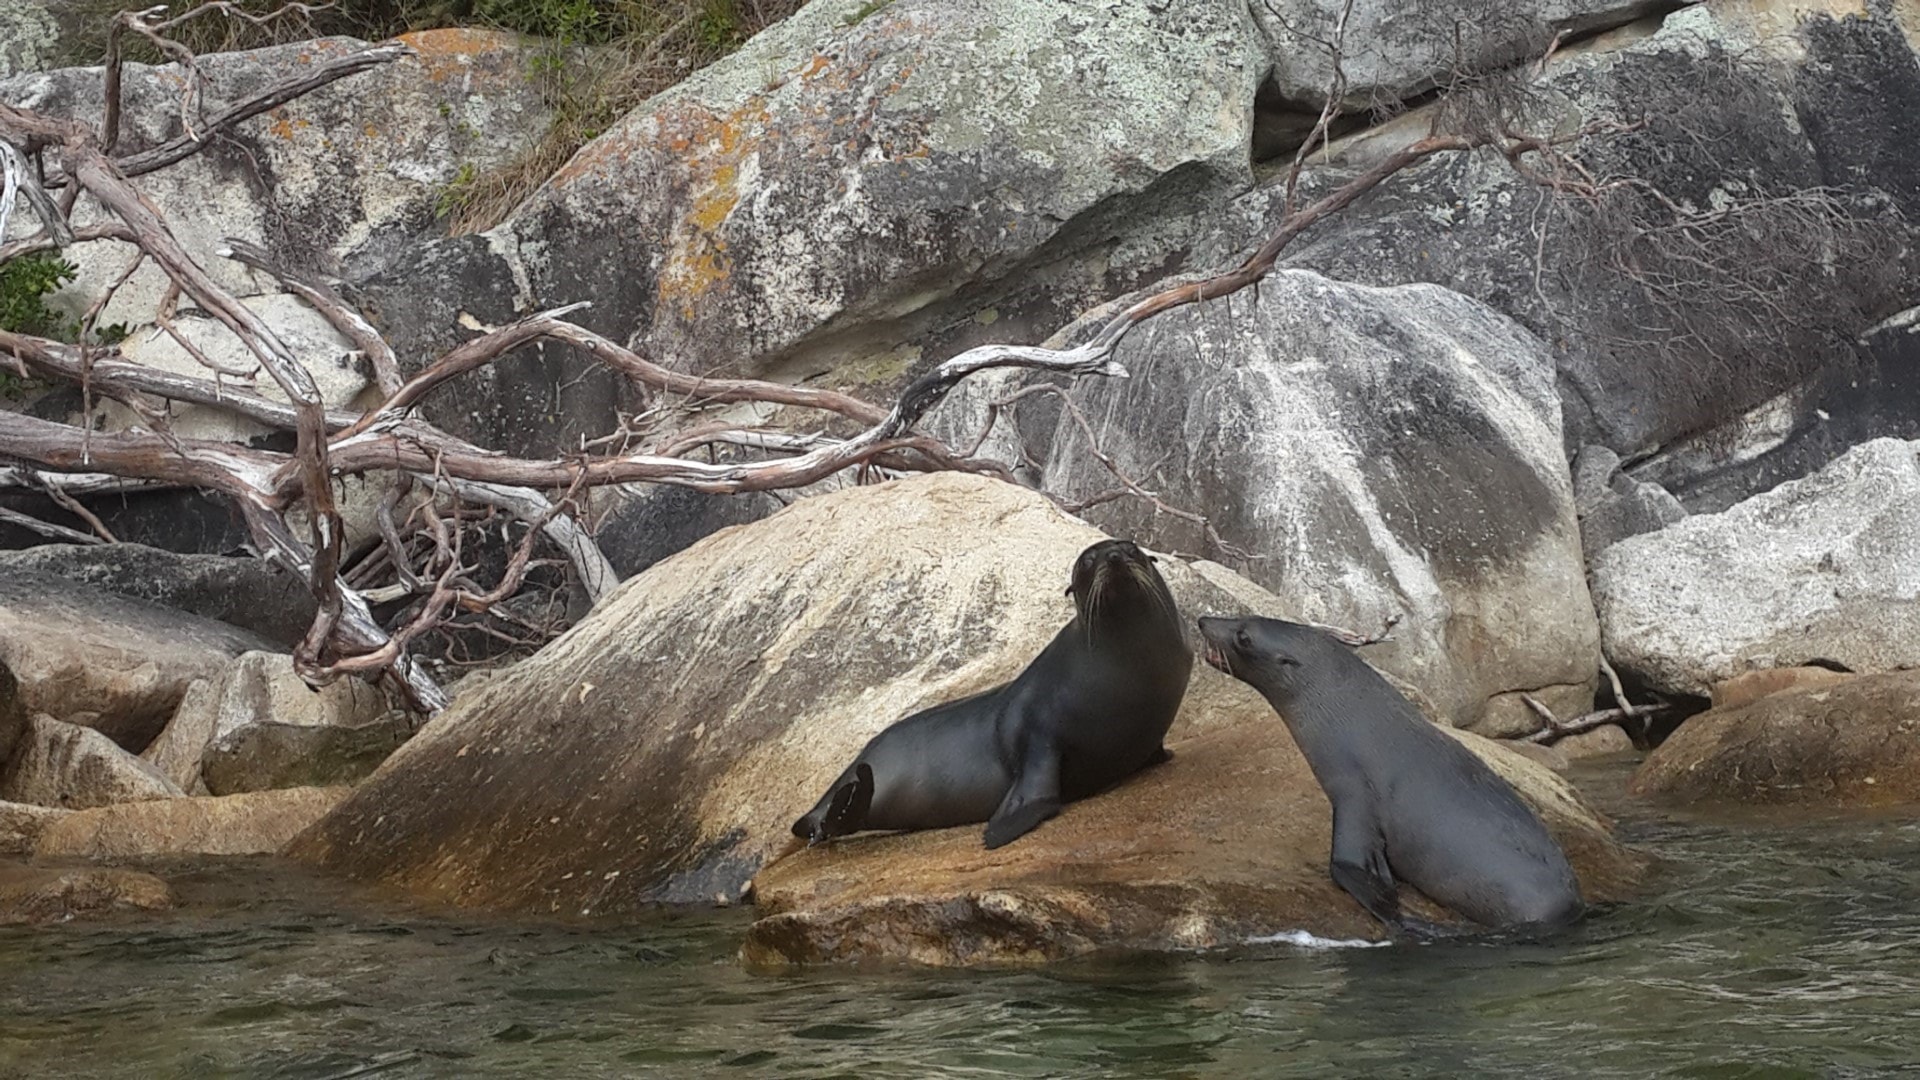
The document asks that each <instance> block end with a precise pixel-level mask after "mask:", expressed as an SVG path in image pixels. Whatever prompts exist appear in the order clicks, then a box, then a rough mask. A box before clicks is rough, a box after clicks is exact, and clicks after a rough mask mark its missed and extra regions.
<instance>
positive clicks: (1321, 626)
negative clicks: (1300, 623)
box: [1306, 611, 1401, 649]
mask: <svg viewBox="0 0 1920 1080" xmlns="http://www.w3.org/2000/svg"><path fill="white" fill-rule="evenodd" d="M1400 618H1401V613H1400V612H1397V611H1396V612H1394V613H1393V614H1391V615H1389V616H1387V617H1386V618H1385V619H1383V620H1381V623H1380V629H1379V631H1377V632H1376V633H1374V634H1371V635H1368V634H1362V633H1360V632H1359V631H1357V630H1348V629H1346V628H1345V627H1340V626H1330V625H1328V624H1326V623H1317V622H1309V623H1307V624H1306V625H1308V626H1311V627H1313V628H1314V629H1315V630H1318V631H1320V632H1322V633H1325V634H1330V635H1332V636H1333V638H1334V639H1335V640H1337V641H1339V642H1340V643H1341V644H1342V645H1351V646H1353V647H1354V648H1356V649H1357V648H1359V647H1361V646H1363V645H1378V644H1380V643H1381V642H1383V641H1392V640H1393V628H1394V627H1396V626H1399V625H1400Z"/></svg>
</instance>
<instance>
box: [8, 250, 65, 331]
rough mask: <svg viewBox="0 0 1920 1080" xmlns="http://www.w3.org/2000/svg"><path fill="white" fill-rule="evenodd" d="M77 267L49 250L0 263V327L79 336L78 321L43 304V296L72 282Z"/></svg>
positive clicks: (44, 299)
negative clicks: (2, 264) (4, 263)
mask: <svg viewBox="0 0 1920 1080" xmlns="http://www.w3.org/2000/svg"><path fill="white" fill-rule="evenodd" d="M79 272H80V268H79V267H77V266H75V265H73V264H72V263H70V262H68V261H67V260H65V259H63V258H61V257H60V256H59V255H57V254H54V253H52V252H42V253H40V254H36V255H22V256H21V257H19V258H17V259H14V260H12V261H10V262H8V263H7V264H6V265H4V266H0V330H10V331H12V332H14V333H16V334H32V335H33V336H34V337H45V338H57V339H59V340H61V341H68V340H71V339H73V338H77V337H79V336H80V324H79V322H78V320H76V319H73V318H72V317H70V316H68V315H65V314H62V313H61V312H58V311H55V310H53V309H52V308H50V307H48V306H47V302H46V298H47V295H48V294H50V293H52V292H53V291H54V290H56V289H58V288H59V287H60V286H62V285H64V284H66V283H67V282H69V281H72V280H73V278H74V275H76V274H78V273H79Z"/></svg>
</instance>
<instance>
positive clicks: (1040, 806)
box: [986, 745, 1061, 851]
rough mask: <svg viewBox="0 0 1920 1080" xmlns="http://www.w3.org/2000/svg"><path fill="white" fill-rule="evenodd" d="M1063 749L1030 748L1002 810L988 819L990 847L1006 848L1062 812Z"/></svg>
mask: <svg viewBox="0 0 1920 1080" xmlns="http://www.w3.org/2000/svg"><path fill="white" fill-rule="evenodd" d="M1060 805H1061V802H1060V750H1059V748H1057V747H1054V746H1051V745H1049V746H1034V747H1029V748H1028V749H1027V756H1026V760H1024V761H1022V762H1021V763H1020V775H1018V776H1016V777H1014V778H1013V787H1011V788H1009V789H1008V790H1007V797H1006V798H1005V799H1004V800H1002V801H1001V803H1000V809H998V810H995V811H994V812H993V817H991V818H989V819H988V820H987V833H986V845H987V850H989V851H991V850H993V849H994V848H997V847H1004V846H1006V845H1007V844H1011V843H1013V842H1014V841H1015V840H1018V839H1020V838H1021V837H1023V836H1025V835H1027V834H1028V833H1030V832H1032V831H1033V830H1034V829H1037V828H1039V827H1040V823H1041V822H1043V821H1045V820H1047V819H1048V818H1050V817H1052V816H1053V815H1055V814H1057V813H1059V812H1060Z"/></svg>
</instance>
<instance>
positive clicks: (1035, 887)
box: [742, 669, 1641, 966]
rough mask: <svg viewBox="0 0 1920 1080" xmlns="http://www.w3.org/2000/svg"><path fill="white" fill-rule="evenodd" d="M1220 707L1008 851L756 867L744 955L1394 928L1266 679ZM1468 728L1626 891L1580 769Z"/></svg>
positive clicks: (923, 955) (868, 955) (1120, 944)
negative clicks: (1342, 849)
mask: <svg viewBox="0 0 1920 1080" xmlns="http://www.w3.org/2000/svg"><path fill="white" fill-rule="evenodd" d="M1203 677H1205V678H1209V679H1225V676H1221V675H1217V674H1214V673H1212V671H1211V669H1209V670H1208V671H1206V672H1204V673H1201V674H1198V675H1196V682H1198V681H1199V680H1200V679H1201V678H1203ZM1236 698H1237V699H1238V700H1235V699H1236ZM1216 701H1217V704H1216V706H1215V707H1217V708H1220V709H1222V710H1223V715H1217V716H1211V717H1208V718H1207V719H1206V720H1204V721H1201V722H1200V723H1201V724H1202V725H1203V726H1205V727H1206V728H1207V730H1206V731H1204V732H1203V733H1201V734H1197V735H1194V736H1193V737H1191V738H1188V739H1184V740H1180V741H1177V742H1174V743H1173V744H1172V745H1171V749H1172V750H1173V752H1174V758H1173V760H1172V761H1171V762H1169V763H1167V764H1165V765H1161V766H1157V767H1155V768H1151V769H1148V770H1146V771H1145V772H1142V773H1140V774H1138V775H1136V776H1135V777H1134V778H1133V779H1131V780H1129V781H1127V782H1126V783H1125V784H1124V785H1122V786H1121V787H1120V788H1118V789H1116V790H1114V791H1111V792H1109V793H1107V794H1106V795H1102V796H1099V797H1097V798H1094V799H1088V800H1084V801H1082V802H1079V803H1075V804H1073V805H1071V806H1069V807H1068V808H1067V809H1066V810H1065V811H1064V812H1063V813H1062V814H1061V815H1060V817H1059V818H1057V819H1055V820H1054V821H1051V822H1049V823H1047V824H1046V825H1045V826H1043V827H1042V828H1040V829H1038V830H1036V831H1034V832H1033V833H1030V834H1028V835H1027V836H1025V837H1022V838H1021V839H1020V840H1018V841H1016V842H1014V843H1013V844H1011V845H1008V846H1007V847H1005V848H1001V849H997V850H995V851H985V850H982V849H981V846H980V838H979V831H978V829H976V828H970V827H969V828H956V829H945V830H940V831H937V832H928V833H915V834H906V835H895V836H858V837H852V838H846V839H842V840H839V841H836V842H834V843H833V844H831V845H828V846H824V847H816V848H811V849H808V850H805V851H803V852H800V853H797V854H795V855H792V856H789V857H788V858H785V859H782V860H780V861H778V862H776V863H774V864H772V865H771V866H769V867H767V869H765V870H763V871H761V873H760V874H759V875H758V876H756V877H755V879H754V899H755V903H756V904H757V905H758V906H759V909H760V910H761V912H762V913H763V917H762V918H761V919H760V920H759V921H758V922H756V923H755V924H754V925H753V927H752V928H751V929H750V930H749V931H748V935H747V941H746V944H745V945H744V946H743V948H742V956H743V958H744V959H746V960H747V961H748V962H750V963H756V964H780V963H819V962H834V961H861V960H896V961H897V960H906V961H912V962H915V963H921V964H931V965H936V966H970V965H979V964H1004V963H1030V962H1036V961H1051V960H1061V959H1065V958H1068V957H1072V956H1079V955H1085V954H1089V953H1097V952H1103V951H1132V950H1145V951H1185V950H1193V949H1208V948H1218V947H1222V946H1228V945H1234V944H1240V943H1244V942H1247V941H1249V940H1252V939H1257V938H1261V937H1265V936H1271V935H1277V934H1283V933H1287V932H1290V931H1297V930H1305V931H1307V932H1309V933H1312V934H1316V935H1320V936H1323V937H1332V938H1343V939H1353V938H1360V939H1369V940H1374V939H1379V938H1381V937H1383V936H1384V930H1383V928H1382V927H1381V925H1380V923H1379V922H1378V921H1377V920H1375V919H1374V918H1373V917H1372V916H1370V915H1368V914H1367V913H1366V912H1365V911H1364V910H1363V909H1361V907H1360V906H1359V905H1358V904H1357V903H1355V902H1354V901H1353V899H1352V898H1351V897H1350V896H1348V895H1347V894H1346V893H1345V892H1343V891H1341V889H1340V888H1339V886H1337V885H1335V884H1334V883H1333V880H1332V879H1331V878H1330V877H1329V876H1328V875H1327V857H1328V856H1327V853H1328V850H1329V845H1330V843H1331V821H1332V810H1331V808H1330V807H1329V806H1328V804H1327V800H1326V797H1325V795H1324V794H1322V792H1321V790H1320V787H1319V785H1318V784H1317V783H1316V782H1315V781H1314V779H1313V774H1312V771H1311V770H1310V769H1309V768H1308V767H1307V764H1306V759H1304V758H1303V757H1301V756H1300V753H1299V751H1298V749H1296V748H1295V746H1294V744H1293V742H1292V740H1291V739H1290V738H1289V737H1288V735H1287V733H1286V730H1285V728H1284V726H1283V725H1282V724H1281V721H1280V719H1279V717H1277V716H1275V715H1273V712H1272V710H1271V709H1270V708H1268V706H1267V704H1266V702H1265V701H1264V700H1263V699H1261V698H1260V697H1259V696H1258V695H1256V694H1254V693H1253V692H1252V691H1251V690H1247V691H1246V692H1245V693H1244V694H1235V693H1232V692H1231V691H1228V692H1223V693H1221V694H1220V695H1219V696H1218V698H1217V699H1216ZM1454 734H1455V736H1456V737H1457V738H1459V739H1460V740H1461V741H1462V742H1463V743H1465V744H1466V745H1467V746H1468V747H1469V748H1470V749H1472V750H1473V751H1474V752H1475V753H1477V754H1479V755H1481V757H1482V758H1484V759H1485V760H1487V761H1488V763H1489V764H1491V765H1493V766H1494V767H1495V769H1496V770H1497V771H1498V772H1500V773H1501V774H1502V775H1503V776H1505V777H1506V778H1507V779H1508V780H1509V782H1511V783H1513V784H1514V785H1515V786H1516V788H1517V789H1518V790H1519V791H1520V792H1521V793H1522V794H1523V796H1525V797H1526V798H1527V800H1528V801H1529V803H1531V804H1532V805H1533V806H1534V807H1535V808H1536V810H1537V812H1539V813H1541V814H1542V817H1543V818H1544V820H1546V821H1547V823H1548V826H1549V828H1550V829H1551V831H1552V832H1553V833H1554V835H1555V837H1556V839H1558V840H1559V842H1560V843H1561V845H1562V846H1563V847H1565V848H1566V850H1567V852H1568V855H1569V857H1570V858H1571V859H1572V861H1573V864H1574V866H1575V869H1576V871H1577V872H1578V874H1579V876H1580V879H1581V889H1582V892H1583V894H1584V895H1585V896H1586V897H1587V899H1589V900H1590V901H1593V900H1600V899H1605V898H1611V897H1616V896H1620V895H1624V893H1625V891H1626V890H1627V889H1629V888H1630V887H1631V884H1632V882H1633V881H1634V880H1635V879H1636V878H1637V877H1638V875H1639V873H1640V871H1641V866H1640V862H1639V860H1638V858H1637V857H1636V856H1635V855H1633V854H1632V853H1631V852H1630V851H1628V850H1627V849H1625V848H1622V847H1621V846H1619V845H1618V844H1617V843H1615V842H1614V840H1613V839H1612V837H1611V835H1610V832H1609V828H1608V825H1607V824H1606V822H1605V820H1604V818H1602V817H1600V816H1599V815H1597V814H1596V813H1594V812H1593V811H1591V810H1589V809H1587V808H1586V806H1585V805H1584V804H1583V803H1582V802H1581V801H1580V799H1579V797H1578V796H1577V795H1576V794H1575V793H1574V791H1573V789H1572V788H1571V786H1569V785H1568V784H1567V782H1566V781H1564V780H1562V779H1561V778H1559V777H1558V776H1555V775H1554V774H1553V773H1551V772H1549V771H1548V770H1547V769H1545V768H1543V767H1542V766H1540V765H1537V764H1535V763H1533V762H1531V761H1528V760H1525V759H1524V758H1521V757H1520V756H1519V755H1516V754H1513V753H1511V752H1509V751H1507V750H1505V749H1503V748H1501V747H1499V746H1496V745H1494V744H1493V743H1492V742H1490V741H1489V740H1486V739H1482V738H1480V737H1478V736H1475V735H1472V734H1469V733H1466V732H1455V733H1454ZM1402 895H1403V897H1404V898H1405V899H1406V900H1407V901H1408V907H1409V909H1410V910H1416V911H1418V912H1420V913H1421V914H1423V915H1425V916H1428V917H1433V918H1440V919H1446V918H1447V917H1448V916H1447V915H1446V914H1445V912H1444V911H1443V909H1440V908H1438V907H1436V906H1434V905H1433V904H1432V903H1431V902H1428V901H1426V900H1425V899H1424V898H1421V897H1418V895H1417V894H1416V893H1414V892H1413V891H1412V890H1410V889H1405V887H1404V886H1403V893H1402Z"/></svg>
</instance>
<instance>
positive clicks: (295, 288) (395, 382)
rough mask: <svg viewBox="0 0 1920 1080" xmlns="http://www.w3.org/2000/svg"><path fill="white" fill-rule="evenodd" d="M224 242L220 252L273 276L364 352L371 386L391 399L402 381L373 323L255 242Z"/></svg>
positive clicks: (325, 286)
mask: <svg viewBox="0 0 1920 1080" xmlns="http://www.w3.org/2000/svg"><path fill="white" fill-rule="evenodd" d="M226 245H227V246H226V247H225V248H223V249H222V250H221V251H220V252H219V253H220V254H222V255H225V256H226V257H228V258H230V259H233V260H235V261H237V262H239V263H242V264H244V265H246V266H251V267H253V268H254V269H256V270H261V271H264V272H265V273H268V274H271V275H273V277H274V278H275V279H277V280H278V281H279V282H280V283H281V284H282V285H285V286H286V287H287V290H288V291H289V292H291V293H293V294H294V295H295V296H298V297H300V298H301V299H302V300H305V301H306V302H307V303H309V304H311V305H313V309H314V310H315V311H318V312H319V313H320V315H321V317H322V318H324V319H326V320H327V322H328V323H330V324H332V326H333V328H334V329H335V330H338V331H340V333H341V335H342V336H344V337H346V339H347V340H349V341H351V342H353V345H354V348H356V349H359V350H360V351H361V352H362V353H365V354H366V357H367V362H368V363H370V364H372V365H373V379H374V385H376V386H378V387H379V388H380V394H381V396H382V397H383V398H391V397H393V395H394V394H396V393H398V392H399V390H400V386H401V382H402V379H401V377H400V362H399V360H397V359H396V358H395V357H394V355H393V347H392V346H390V345H388V344H387V342H386V339H385V338H382V337H381V336H380V332H379V331H378V330H375V329H374V328H373V324H372V323H369V322H368V321H367V320H366V319H365V318H363V317H361V315H360V313H359V312H357V311H355V310H354V309H353V308H352V307H351V306H350V305H348V304H347V302H346V301H345V300H342V299H341V298H340V295H339V294H338V293H336V292H334V290H333V288H332V286H330V285H328V284H327V283H325V282H323V281H320V280H318V279H316V278H313V277H309V276H307V275H305V274H300V273H296V272H295V271H293V270H290V269H288V268H286V267H283V266H280V265H279V264H278V263H276V262H274V261H273V260H272V258H271V257H270V256H268V255H267V252H266V250H265V249H264V248H262V247H260V245H258V244H254V243H251V242H249V241H246V240H241V239H238V238H236V237H231V236H229V237H227V239H226Z"/></svg>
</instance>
